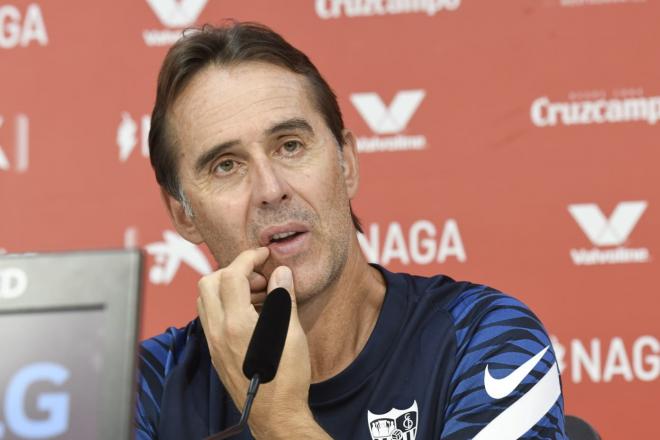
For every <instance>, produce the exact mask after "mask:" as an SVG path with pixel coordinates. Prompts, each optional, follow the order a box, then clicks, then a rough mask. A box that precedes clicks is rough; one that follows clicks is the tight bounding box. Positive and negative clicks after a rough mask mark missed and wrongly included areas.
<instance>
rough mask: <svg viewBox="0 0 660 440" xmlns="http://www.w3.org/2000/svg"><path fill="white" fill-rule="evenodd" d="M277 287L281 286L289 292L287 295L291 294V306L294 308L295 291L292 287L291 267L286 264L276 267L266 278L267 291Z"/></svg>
mask: <svg viewBox="0 0 660 440" xmlns="http://www.w3.org/2000/svg"><path fill="white" fill-rule="evenodd" d="M278 287H282V288H284V289H286V291H287V292H289V295H290V296H291V306H292V307H294V308H295V305H296V292H295V291H294V288H293V273H292V272H291V269H289V268H288V267H286V266H278V267H276V268H275V270H274V271H273V273H272V274H271V276H270V279H269V280H268V292H269V293H270V292H272V291H273V290H274V289H276V288H278Z"/></svg>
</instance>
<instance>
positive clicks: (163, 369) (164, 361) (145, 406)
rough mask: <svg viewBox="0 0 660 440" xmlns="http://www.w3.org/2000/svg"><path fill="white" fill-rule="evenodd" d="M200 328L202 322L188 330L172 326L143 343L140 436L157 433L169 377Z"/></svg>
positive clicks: (141, 349) (139, 407) (137, 410)
mask: <svg viewBox="0 0 660 440" xmlns="http://www.w3.org/2000/svg"><path fill="white" fill-rule="evenodd" d="M198 326H199V322H198V321H197V320H194V321H191V322H190V323H188V325H186V326H185V327H181V328H175V327H170V328H168V329H167V330H166V331H164V332H163V333H161V334H159V335H157V336H154V337H152V338H149V339H146V340H144V341H142V343H141V344H140V349H139V367H138V378H137V381H138V383H137V400H136V406H137V407H136V419H135V420H136V425H137V426H136V429H137V431H138V434H140V435H144V434H149V435H151V434H153V433H154V432H155V430H156V427H157V425H158V419H159V417H160V407H161V401H162V396H163V390H164V388H165V382H166V380H167V377H168V376H169V374H170V372H171V371H172V370H173V369H174V367H176V365H177V364H178V363H179V361H180V359H181V357H182V355H183V353H184V351H185V349H186V346H187V345H188V342H189V339H190V336H191V335H192V334H194V333H195V332H196V331H197V328H198ZM140 438H142V437H140ZM147 438H150V437H147Z"/></svg>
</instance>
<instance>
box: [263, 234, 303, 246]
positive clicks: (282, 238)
mask: <svg viewBox="0 0 660 440" xmlns="http://www.w3.org/2000/svg"><path fill="white" fill-rule="evenodd" d="M300 234H304V232H295V231H289V232H281V233H279V234H274V235H273V236H272V237H271V238H270V241H269V242H268V244H272V243H287V242H290V241H293V240H295V237H298V236H299V235H300Z"/></svg>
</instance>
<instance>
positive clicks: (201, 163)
mask: <svg viewBox="0 0 660 440" xmlns="http://www.w3.org/2000/svg"><path fill="white" fill-rule="evenodd" d="M238 144H240V142H239V141H237V140H234V141H227V142H223V143H221V144H218V145H216V146H215V147H213V148H211V149H210V150H208V151H205V152H204V153H202V155H201V156H199V157H198V158H197V160H196V161H195V172H196V173H197V174H199V173H201V172H202V171H204V168H206V167H207V166H208V164H209V163H211V162H213V159H215V158H216V157H218V156H220V155H221V154H222V153H223V152H224V151H225V150H229V149H230V148H232V147H235V146H236V145H238Z"/></svg>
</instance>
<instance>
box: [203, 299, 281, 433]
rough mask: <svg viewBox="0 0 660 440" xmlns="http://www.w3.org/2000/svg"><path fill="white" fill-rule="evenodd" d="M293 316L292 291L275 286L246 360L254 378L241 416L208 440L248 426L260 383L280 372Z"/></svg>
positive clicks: (246, 370)
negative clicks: (234, 423)
mask: <svg viewBox="0 0 660 440" xmlns="http://www.w3.org/2000/svg"><path fill="white" fill-rule="evenodd" d="M290 319H291V296H289V292H288V291H287V290H286V289H284V288H282V287H278V288H276V289H273V291H272V292H270V293H269V294H268V295H267V296H266V301H264V305H263V306H262V308H261V313H260V314H259V319H258V320H257V325H256V326H255V327H254V332H253V333H252V338H251V339H250V344H249V345H248V349H247V353H246V354H245V360H244V361H243V374H244V375H245V377H247V378H248V379H250V385H249V386H248V391H247V399H246V400H245V405H244V406H243V412H242V413H241V419H240V420H239V422H238V423H237V424H236V425H234V426H231V427H229V428H227V429H225V430H224V431H221V432H219V433H217V434H214V435H212V436H210V437H207V438H206V439H205V440H221V439H225V438H229V437H231V436H233V435H236V434H238V433H240V432H241V431H242V430H243V429H244V428H245V425H247V419H248V416H249V415H250V409H251V408H252V402H253V401H254V397H255V396H256V394H257V390H258V389H259V384H260V383H268V382H270V381H271V380H273V378H274V377H275V374H277V367H279V365H280V359H281V358H282V351H283V350H284V343H285V342H286V334H287V331H288V329H289V320H290Z"/></svg>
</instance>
